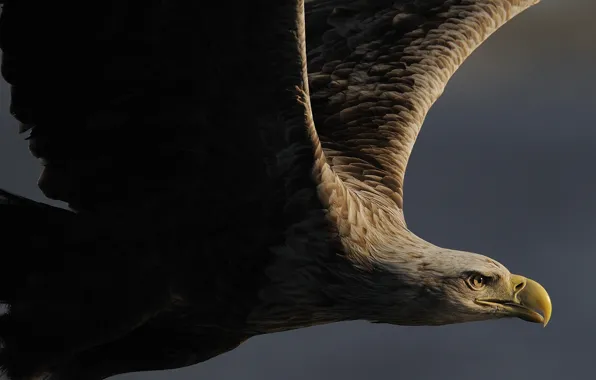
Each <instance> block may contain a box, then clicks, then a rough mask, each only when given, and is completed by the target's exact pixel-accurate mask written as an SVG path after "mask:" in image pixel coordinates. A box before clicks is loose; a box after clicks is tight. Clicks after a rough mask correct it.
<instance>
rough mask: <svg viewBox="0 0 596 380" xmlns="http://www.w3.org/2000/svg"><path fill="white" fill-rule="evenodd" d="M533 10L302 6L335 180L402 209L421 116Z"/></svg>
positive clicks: (323, 0)
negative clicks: (484, 47)
mask: <svg viewBox="0 0 596 380" xmlns="http://www.w3.org/2000/svg"><path fill="white" fill-rule="evenodd" d="M537 2H538V1H537V0H401V1H399V0H398V1H390V0H352V1H349V0H346V1H341V0H313V1H310V2H308V3H307V4H306V20H307V21H306V22H307V26H306V28H307V29H306V30H307V47H308V68H309V76H310V91H311V103H312V109H313V113H314V119H315V125H316V127H317V133H318V134H319V138H320V141H321V144H322V146H323V150H324V152H325V155H326V158H327V161H328V162H329V164H330V165H331V167H332V168H333V170H334V171H335V172H336V173H337V175H338V176H339V177H340V178H341V179H342V180H344V182H346V183H347V184H348V186H349V187H351V188H356V189H360V190H363V189H366V191H367V192H368V193H370V191H371V189H374V191H373V192H374V193H375V194H376V195H377V196H383V197H389V198H391V199H392V200H393V201H394V202H395V203H396V204H397V206H398V207H399V208H400V209H403V184H404V173H405V170H406V165H407V162H408V158H409V156H410V153H411V151H412V148H413V146H414V142H415V140H416V137H417V135H418V132H419V131H420V128H421V126H422V123H423V122H424V119H425V117H426V114H427V112H428V110H429V109H430V107H431V106H432V104H433V103H434V102H435V101H436V100H437V99H438V98H439V96H440V95H441V94H442V92H443V90H444V88H445V85H446V84H447V82H448V80H449V79H450V78H451V76H452V75H453V73H454V72H455V71H456V70H457V68H458V67H459V66H460V65H461V64H462V63H463V61H464V60H465V59H466V58H467V57H468V56H469V55H470V54H471V53H472V51H474V49H475V48H477V47H478V46H479V45H480V44H481V43H482V42H483V41H484V40H486V39H487V38H488V37H489V36H490V35H491V34H492V33H493V32H494V31H496V30H497V29H498V28H499V27H501V26H502V25H503V24H504V23H505V22H507V21H508V20H510V19H511V18H512V17H514V16H515V15H517V14H518V13H520V12H521V11H523V10H525V9H526V8H528V7H529V6H531V5H533V4H535V3H537Z"/></svg>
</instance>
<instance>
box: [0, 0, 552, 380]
mask: <svg viewBox="0 0 596 380" xmlns="http://www.w3.org/2000/svg"><path fill="white" fill-rule="evenodd" d="M537 2H538V1H537V0H311V1H308V0H307V1H306V2H305V1H304V0H283V1H281V0H252V1H244V0H228V1H216V2H208V4H206V3H205V2H198V1H185V0H145V1H143V2H142V4H141V2H136V1H133V0H89V1H85V2H82V1H78V0H77V1H75V0H61V1H55V2H50V1H45V0H0V3H2V5H3V10H2V15H1V19H0V49H2V52H3V55H2V75H3V77H4V78H5V79H6V81H7V82H8V83H9V84H10V86H11V113H12V114H13V115H14V117H15V118H16V119H18V120H19V122H20V132H21V133H23V134H25V135H26V138H27V139H28V141H29V149H30V151H31V153H32V154H33V155H34V156H35V157H37V158H39V160H40V162H41V164H42V167H43V171H42V173H41V175H40V178H39V182H38V186H39V188H40V189H41V190H42V191H43V193H44V194H45V195H46V196H47V197H48V198H50V199H54V200H60V201H63V202H66V204H68V209H65V208H64V209H63V208H57V207H53V206H50V205H47V204H44V203H39V202H36V201H33V200H30V199H27V198H24V197H21V196H19V195H16V194H12V193H9V192H7V191H1V193H0V228H1V229H0V231H2V240H3V254H2V258H1V261H0V263H1V264H0V265H1V266H0V268H1V271H2V275H1V276H0V301H1V302H2V303H3V304H5V305H6V306H7V310H8V311H7V312H6V313H5V314H3V315H2V316H0V338H1V341H2V346H1V349H0V367H1V368H2V369H3V370H4V371H5V373H6V375H7V376H8V377H9V378H10V379H11V380H25V379H27V380H28V379H34V378H38V377H40V376H45V377H47V378H49V379H51V380H74V379H77V380H83V379H85V380H101V379H104V378H106V377H109V376H112V375H116V374H121V373H127V372H134V371H147V370H157V369H171V368H179V367H183V366H188V365H192V364H196V363H199V362H202V361H205V360H208V359H210V358H212V357H214V356H217V355H219V354H221V353H224V352H227V351H229V350H232V349H234V348H236V347H237V346H238V345H240V344H241V343H242V342H244V341H246V340H247V339H249V338H251V337H253V336H256V335H260V334H267V333H272V332H277V331H284V330H290V329H297V328H302V327H307V326H313V325H320V324H326V323H333V322H338V321H348V320H366V321H370V322H374V323H385V324H393V325H410V326H413V325H420V326H432V325H445V324H453V323H464V322H472V321H483V320H492V319H498V318H507V317H517V318H520V319H522V320H525V321H529V322H536V323H541V324H543V325H546V324H547V322H548V321H549V319H550V317H551V310H552V306H551V301H550V298H549V296H548V293H547V292H546V290H545V289H544V287H543V286H542V285H540V284H539V283H537V282H536V281H534V280H531V279H529V278H526V277H524V276H521V275H518V274H513V273H511V272H510V270H509V269H508V268H506V267H505V266H504V265H503V264H501V263H500V262H498V261H497V260H495V259H493V258H489V257H487V256H484V255H481V254H477V253H472V252H464V251H459V250H454V249H447V248H442V247H439V246H436V245H434V244H432V243H430V242H427V241H425V240H424V239H422V238H420V237H418V236H417V235H415V234H414V233H413V232H412V231H410V229H409V228H408V226H407V224H406V221H405V219H404V214H403V199H404V173H405V170H406V165H407V162H408V158H409V156H410V153H411V151H412V148H413V145H414V142H415V140H416V137H417V134H418V132H419V131H420V128H421V126H422V124H423V121H424V119H425V116H426V114H427V112H428V111H429V109H430V107H431V106H432V104H433V103H434V102H435V101H436V100H437V99H438V98H439V96H440V95H441V93H442V92H443V90H444V88H445V86H446V84H447V82H448V80H449V79H450V77H451V76H452V75H453V74H454V72H455V71H456V69H457V68H458V67H459V66H460V65H461V64H462V63H463V62H464V60H465V59H466V58H467V57H468V56H469V55H470V54H471V53H472V52H473V51H474V49H475V48H477V47H478V46H479V45H480V44H481V43H482V42H483V41H485V40H486V39H487V38H488V37H489V36H490V35H491V34H492V33H493V32H495V31H496V30H497V29H499V28H500V27H501V26H502V25H503V24H504V23H506V22H507V21H508V20H510V19H511V18H513V17H514V16H516V15H518V14H519V13H521V12H522V11H524V10H526V9H527V8H529V7H530V6H532V5H534V4H535V3H537Z"/></svg>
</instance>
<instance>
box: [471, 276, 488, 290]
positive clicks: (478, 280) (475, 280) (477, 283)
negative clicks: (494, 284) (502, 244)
mask: <svg viewBox="0 0 596 380" xmlns="http://www.w3.org/2000/svg"><path fill="white" fill-rule="evenodd" d="M488 281H489V277H488V276H484V275H482V274H480V273H474V274H472V275H471V276H469V277H468V279H467V280H466V282H467V284H468V286H469V287H470V288H472V289H473V290H481V289H483V288H484V287H485V286H486V285H487V284H488Z"/></svg>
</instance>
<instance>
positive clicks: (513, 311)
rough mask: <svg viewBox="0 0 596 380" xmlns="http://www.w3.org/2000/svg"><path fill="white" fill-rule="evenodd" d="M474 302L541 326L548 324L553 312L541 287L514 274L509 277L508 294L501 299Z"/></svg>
mask: <svg viewBox="0 0 596 380" xmlns="http://www.w3.org/2000/svg"><path fill="white" fill-rule="evenodd" d="M508 293H509V291H508ZM476 302H477V303H479V304H481V305H488V306H493V307H494V306H496V307H498V308H499V309H500V310H502V311H504V312H505V313H506V314H507V315H508V316H511V317H518V318H521V319H523V320H525V321H529V322H535V323H542V325H543V326H546V325H547V324H548V321H549V320H550V317H551V314H552V310H553V306H552V303H551V301H550V297H549V295H548V293H547V292H546V290H545V289H544V287H543V286H542V285H540V284H539V283H537V282H536V281H534V280H531V279H529V278H526V277H523V276H519V275H516V274H512V275H511V293H510V294H508V295H507V296H505V297H503V298H502V299H501V298H499V299H495V298H491V299H479V300H476Z"/></svg>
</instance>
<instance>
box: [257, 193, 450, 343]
mask: <svg viewBox="0 0 596 380" xmlns="http://www.w3.org/2000/svg"><path fill="white" fill-rule="evenodd" d="M346 204H347V203H346ZM350 206H351V207H356V208H357V210H358V213H357V214H356V213H354V212H351V213H350V212H345V210H341V209H340V208H338V207H333V206H331V207H329V209H327V210H313V211H312V212H311V215H310V217H309V218H308V219H306V220H303V221H302V222H300V223H297V224H295V225H293V226H292V227H291V228H290V229H288V230H287V231H286V242H285V244H284V245H283V246H280V247H276V248H274V256H275V260H274V263H273V264H272V265H271V267H269V268H268V270H267V272H266V275H267V277H268V278H269V280H270V284H269V285H268V286H266V287H265V288H263V289H262V291H261V293H260V299H261V303H260V304H259V305H258V306H257V307H256V308H255V309H254V310H253V312H252V314H251V316H250V317H249V323H248V329H249V330H251V331H250V332H251V333H257V334H258V333H268V332H275V331H284V330H291V329H296V328H300V327H307V326H313V325H319V324H325V323H331V322H339V321H349V320H369V321H373V322H391V323H399V321H400V320H407V318H408V317H409V316H406V315H400V314H404V313H406V310H407V308H406V307H405V305H406V304H408V303H409V301H412V300H414V299H416V298H419V297H420V295H421V294H420V292H424V291H427V289H426V287H424V286H423V285H424V284H419V283H417V282H416V281H417V280H418V278H417V276H414V275H413V274H414V272H415V271H417V270H419V269H420V268H421V267H423V263H424V260H425V256H427V255H428V254H431V255H432V253H433V252H434V251H436V250H437V249H438V247H435V246H433V245H432V244H430V243H428V242H426V241H424V240H422V239H420V238H419V237H417V236H416V235H414V234H412V233H411V232H410V231H408V230H407V229H406V228H405V227H404V225H403V222H401V219H400V220H397V221H396V219H393V216H392V215H388V214H387V213H386V212H385V211H383V210H384V208H380V207H379V208H377V209H376V210H377V213H376V214H375V213H373V212H372V211H371V209H373V210H375V208H374V207H371V206H370V205H366V204H364V202H363V201H362V200H360V199H352V200H351V204H350ZM347 218H352V221H350V220H347ZM390 218H391V219H390ZM330 221H331V223H330ZM381 225H382V226H384V227H383V228H381V227H380V226H381Z"/></svg>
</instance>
